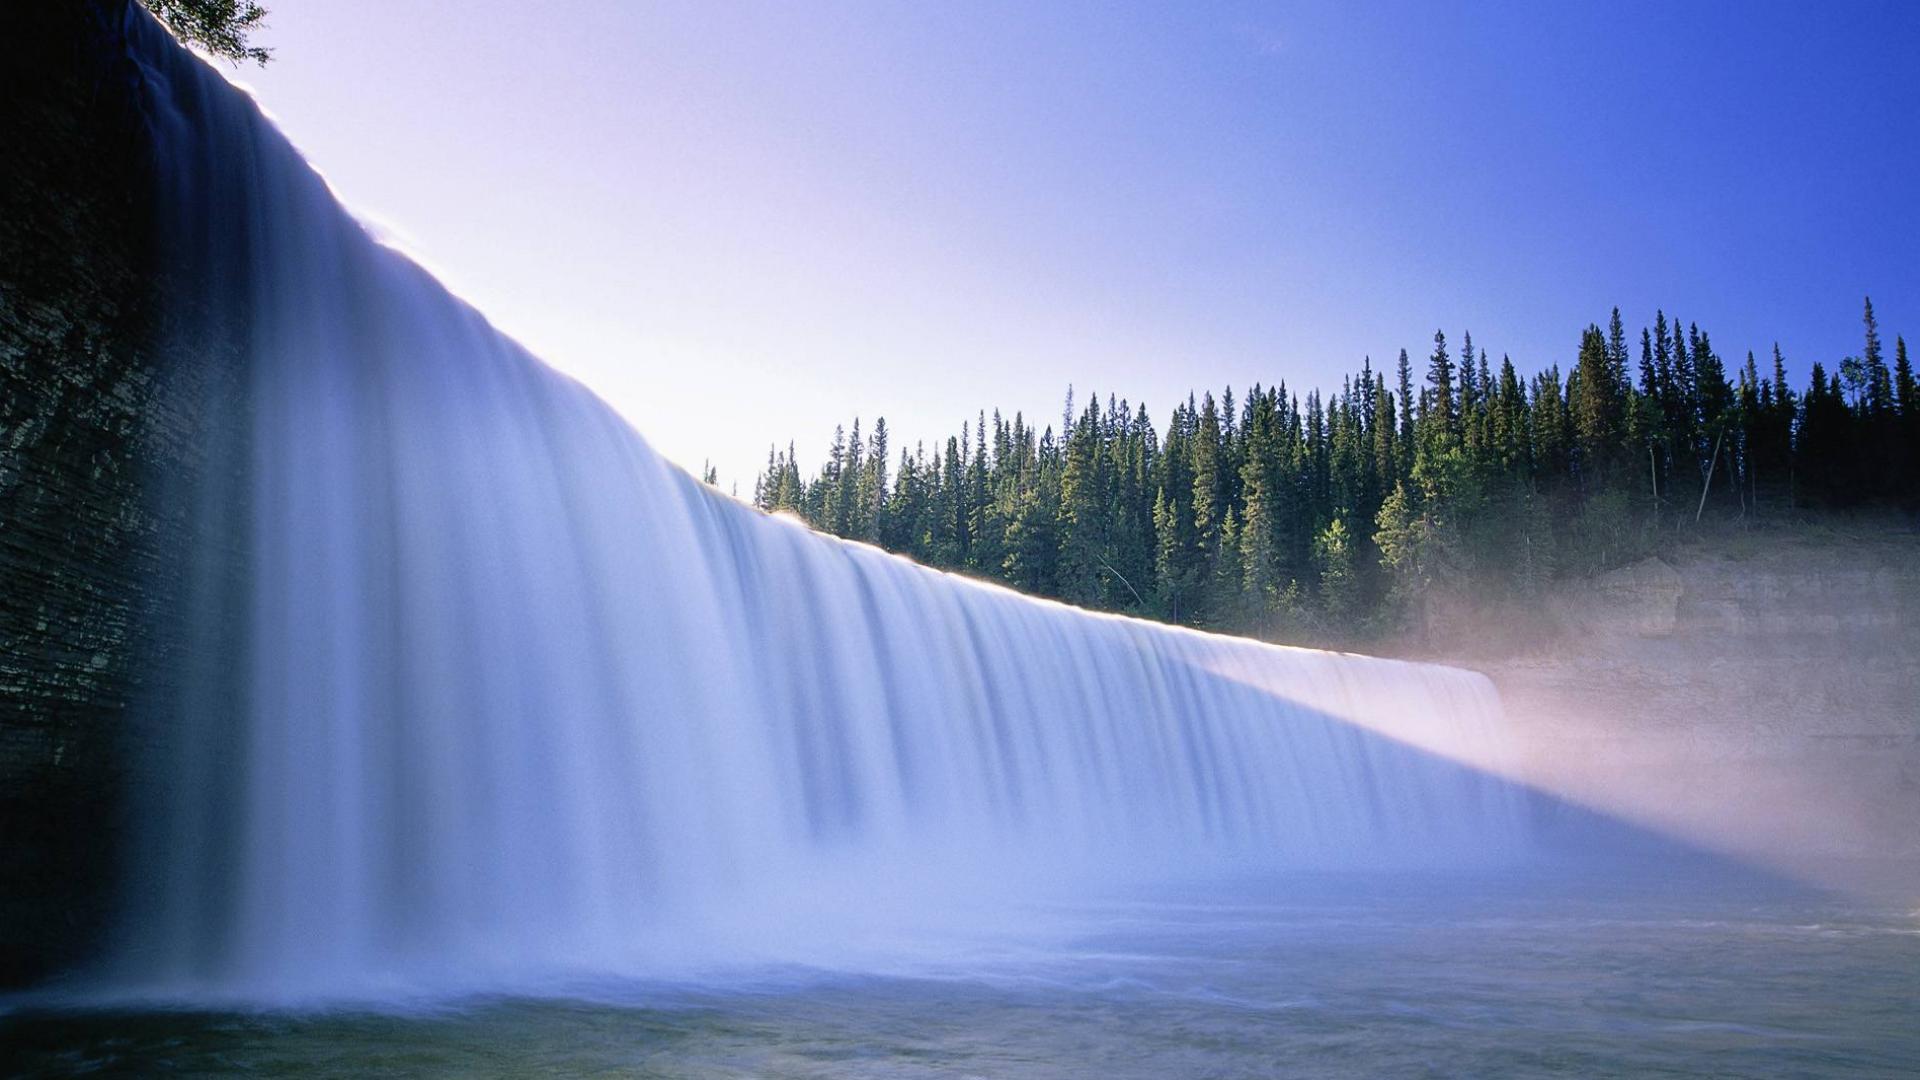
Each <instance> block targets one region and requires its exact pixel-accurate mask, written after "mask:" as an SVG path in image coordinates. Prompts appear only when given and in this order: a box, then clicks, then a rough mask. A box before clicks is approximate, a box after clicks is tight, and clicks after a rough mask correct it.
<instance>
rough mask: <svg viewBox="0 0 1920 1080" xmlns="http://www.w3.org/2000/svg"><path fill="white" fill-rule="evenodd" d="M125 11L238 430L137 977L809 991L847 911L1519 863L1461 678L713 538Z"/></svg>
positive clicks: (1495, 715) (577, 406) (710, 498)
mask: <svg viewBox="0 0 1920 1080" xmlns="http://www.w3.org/2000/svg"><path fill="white" fill-rule="evenodd" d="M129 18H130V22H129V26H128V40H129V42H130V49H131V51H132V53H133V54H134V59H135V61H136V62H137V63H138V65H139V66H140V68H141V69H142V71H143V74H144V78H145V82H146V93H147V95H148V98H149V103H150V109H151V116H152V121H153V126H154V131H155V139H156V143H157V152H158V155H159V159H160V165H161V187H162V192H161V195H162V204H163V217H164V218H165V224H166V227H167V229H168V235H167V238H166V242H167V245H168V250H169V251H170V253H171V254H172V255H173V256H175V257H177V259H178V260H179V263H180V269H181V270H182V272H183V274H184V277H185V279H186V280H188V281H190V282H193V283H194V285H193V290H194V291H196V292H197V293H198V294H199V299H200V302H201V306H202V307H203V308H204V309H205V310H203V311H201V312H200V315H201V316H202V317H204V319H205V321H207V322H208V323H209V324H210V325H217V326H219V327H222V328H224V329H223V332H228V333H231V334H232V335H233V336H234V337H235V339H236V340H237V351H238V352H239V353H240V354H241V356H240V359H241V363H242V373H241V374H240V375H239V376H238V377H239V379H240V380H241V381H242V382H243V384H244V385H243V388H242V392H241V394H240V397H241V399H242V400H244V402H245V408H244V409H242V410H239V411H237V412H236V413H234V414H233V415H230V416H228V417H226V418H225V419H226V421H227V424H228V428H229V430H228V431H227V432H226V435H225V436H224V437H221V438H216V439H214V440H213V441H212V442H211V444H210V453H211V455H212V458H213V459H214V461H215V462H216V466H215V467H214V468H211V469H210V470H209V475H210V477H212V478H213V479H212V480H210V481H209V482H207V483H204V484H201V485H200V486H199V487H197V488H196V489H195V491H194V493H193V494H191V496H183V497H191V498H193V499H195V500H196V505H197V507H198V510H199V512H200V517H201V520H202V523H203V526H204V531H205V532H206V533H207V534H208V540H207V541H206V550H205V551H204V552H202V553H200V555H199V557H198V558H196V559H195V560H192V562H193V564H194V565H195V566H196V567H197V569H195V570H194V571H193V573H192V577H193V579H194V580H193V581H192V582H191V587H190V589H189V592H190V594H191V595H192V596H193V597H195V600H194V601H193V603H192V604H191V605H190V610H189V611H188V612H187V613H186V614H185V621H186V622H187V623H188V624H189V627H188V631H187V632H188V635H189V640H190V641H192V642H194V643H195V644H194V646H193V653H194V655H192V656H190V657H189V662H188V670H187V675H186V677H185V678H184V679H183V682H184V684H185V686H184V689H183V691H182V693H181V694H180V696H179V699H178V700H177V701H173V702H171V703H169V704H166V705H164V706H156V709H158V711H159V713H160V715H162V716H163V717H166V718H167V719H168V726H169V727H170V728H171V729H172V730H171V732H170V737H169V740H168V743H169V745H168V747H167V749H166V751H165V754H166V757H165V764H164V766H163V768H162V769H161V770H160V772H161V775H160V777H159V778H158V779H159V782H158V783H157V784H156V785H155V787H156V791H157V792H158V794H157V795H156V798H155V803H154V806H153V807H152V811H151V813H149V814H147V815H145V817H146V818H147V821H148V825H149V827H150V828H151V830H152V831H151V834H150V836H149V837H148V838H147V840H146V842H145V843H144V844H143V845H142V847H143V848H144V850H145V852H146V853H147V857H148V862H149V864H150V865H148V866H147V867H146V868H145V869H144V870H143V871H142V872H141V873H139V874H138V875H137V876H136V878H135V881H136V885H137V888H138V891H139V896H138V898H137V902H136V903H135V904H134V911H133V916H132V918H131V920H130V923H129V932H128V935H127V942H126V944H125V945H124V947H123V948H122V950H121V951H122V953H123V955H122V957H121V963H120V968H121V970H122V971H124V972H125V974H126V977H127V978H128V979H131V980H134V981H136V982H139V983H140V984H142V985H146V986H151V987H155V988H158V989H160V990H161V991H162V992H179V993H197V992H208V991H212V992H226V993H232V994H236V995H241V996H268V997H271V996H300V995H317V996H320V997H327V996H333V995H341V994H354V993H360V992H364V991H367V990H369V989H370V988H374V989H377V988H378V987H380V986H382V985H386V981H387V980H409V981H419V982H427V983H434V982H438V981H446V982H448V983H452V984H458V985H469V986H492V985H506V984H517V983H521V982H524V981H525V980H527V979H531V978H537V977H541V976H543V975H546V974H550V973H565V972H579V971H586V972H614V973H640V974H646V973H648V972H650V971H653V970H655V969H656V967H657V966H658V965H662V964H666V963H669V962H702V961H708V960H717V959H724V957H725V955H727V954H728V953H729V950H737V951H739V952H741V953H743V954H746V953H751V954H754V955H765V956H770V957H773V958H776V959H781V958H784V959H795V960H802V961H819V960H821V959H822V958H830V957H831V956H832V955H834V953H835V951H836V950H839V949H843V948H856V947H858V946H859V945H860V944H862V943H867V944H870V943H871V942H872V940H873V939H874V936H875V935H877V934H878V933H879V929H878V927H879V923H880V922H882V921H884V920H883V919H882V918H881V913H883V912H898V911H911V912H913V913H915V914H916V915H928V914H929V913H932V914H936V915H937V914H938V913H939V909H941V908H942V907H943V906H944V905H955V906H958V905H960V904H961V903H962V900H963V899H965V900H968V901H970V902H973V903H974V904H975V907H974V909H972V910H984V911H989V912H991V911H992V910H994V905H995V904H996V903H1003V902H1007V901H1010V900H1011V899H1013V898H1016V897H1044V896H1048V895H1059V894H1063V893H1064V894H1074V893H1076V892H1084V891H1088V890H1092V889H1095V888H1097V887H1101V886H1105V885H1116V886H1118V885H1131V884H1140V883H1146V882H1154V881H1159V880H1163V879H1169V878H1178V877H1180V876H1182V875H1194V874H1200V873H1222V872H1224V873H1231V874H1248V873H1254V872H1273V871H1285V870H1288V869H1294V868H1308V867H1337V868H1340V867H1343V868H1371V867H1377V866H1382V865H1398V864H1402V863H1414V862H1439V863H1446V864H1452V863H1457V862H1460V861H1465V860H1485V859H1489V858H1501V857H1504V856H1507V855H1510V854H1512V853H1514V852H1515V851H1516V850H1518V849H1519V848H1520V847H1521V846H1522V845H1523V844H1524V841H1525V836H1524V832H1525V830H1524V822H1523V815H1522V814H1521V812H1520V809H1521V805H1520V796H1519V795H1518V793H1517V791H1516V789H1515V788H1513V787H1512V786H1510V785H1509V784H1507V783H1506V782H1504V781H1502V780H1500V779H1498V778H1497V775H1495V773H1496V772H1497V765H1498V763H1499V761H1500V759H1501V755H1502V753H1503V750H1502V734H1501V731H1500V725H1501V715H1500V708H1499V702H1498V699H1497V697H1496V696H1495V695H1494V693H1493V691H1492V689H1491V687H1490V685H1489V684H1488V683H1487V682H1486V680H1485V679H1483V678H1481V677H1480V676H1478V675H1474V674H1470V673H1466V672H1461V671H1455V670H1449V669H1444V668H1437V667H1428V666H1420V665H1413V664H1407V663H1399V662H1392V661H1384V660H1374V659H1367V658H1362V657H1354V656H1344V655H1336V654H1330V653H1322V652H1314V651H1309V650H1300V649H1288V648H1280V647H1274V646H1269V645H1263V644H1258V643H1254V642H1251V641H1245V640H1239V639H1232V638H1225V637H1219V636H1213V635H1207V634H1201V633H1197V632H1191V631H1186V630H1179V629H1171V628H1167V627H1162V626H1157V625H1153V624H1149V623H1146V622H1142V621H1138V620H1132V619H1125V618H1117V617H1109V616H1101V615H1095V614H1090V613H1087V612H1083V611H1079V610H1076V609H1072V608H1069V607H1066V606H1062V605H1059V604H1053V603H1048V602H1041V601H1035V600H1032V599H1028V598H1024V597H1021V596H1018V595H1016V594H1014V593H1011V592H1008V591H1006V590H1003V589H999V588H995V587H991V586H987V585H982V584H978V583H975V582H971V581H968V580H964V579H961V578H958V577H953V576H950V575H945V574H941V573H937V572H934V571H930V570H927V569H925V568H922V567H919V566H916V565H913V564H911V563H909V562H907V561H904V560H901V559H898V558H895V557H892V556H889V555H886V554H884V553H881V552H879V551H876V550H873V549H871V548H867V547H864V546H860V545H857V544H850V543H844V542H840V541H837V540H833V539H829V538H825V537H822V536H819V535H816V534H813V533H810V532H808V531H806V530H805V529H803V528H800V527H798V526H795V525H793V524H791V523H787V522H783V521H779V520H776V519H771V518H768V517H766V516H764V515H762V514H760V513H758V512H756V511H754V510H751V509H749V508H747V507H745V506H742V505H739V504H737V503H736V502H734V501H732V500H730V499H728V498H726V497H723V496H721V495H719V494H718V493H716V492H714V491H713V490H711V489H709V488H707V487H706V486H704V485H702V484H700V483H698V482H697V481H695V480H694V479H693V478H692V477H690V476H688V475H687V474H685V473H684V472H682V471H680V470H679V469H677V468H675V467H673V466H671V465H669V464H668V463H666V462H664V461H663V460H662V459H661V458H659V457H658V456H657V455H656V454H654V453H653V452H652V451H651V450H650V449H649V448H648V447H647V445H646V444H645V443H644V442H643V441H642V440H641V439H640V437H639V436H638V435H636V434H635V433H634V432H633V431H632V430H630V429H629V428H628V427H627V426H626V425H625V424H624V423H623V422H622V421H621V420H620V419H619V418H618V417H617V416H616V415H615V414H614V413H613V412H612V411H611V410H609V409H608V408H607V407H606V406H605V405H604V404H603V403H602V402H600V401H599V400H598V399H596V398H595V397H594V396H593V395H592V394H591V393H589V392H588V391H586V390H585V389H583V388H582V387H580V386H579V385H577V384H575V383H573V382H572V381H570V380H568V379H566V378H564V377H562V376H560V375H558V374H556V373H555V372H553V371H552V370H550V369H548V368H547V367H545V366H543V365H542V364H540V363H539V362H538V361H536V360H535V359H534V358H532V357H531V356H529V355H528V354H527V353H526V352H524V351H523V350H521V349H520V348H519V347H517V346H516V345H515V344H514V343H513V342H511V341H509V340H507V339H506V338H505V337H503V336H501V335H500V334H499V333H497V332H496V331H494V330H493V329H492V328H491V327H490V326H488V325H487V323H486V322H485V321H484V320H483V319H482V318H481V317H480V316H479V315H478V314H476V313H475V312H474V311H473V310H472V309H470V308H469V307H468V306H466V305H465V304H463V303H461V302H460V301H459V300H457V299H456V298H454V297H453V296H451V295H449V294H448V293H447V292H446V291H445V290H444V289H443V288H442V287H441V286H440V285H439V284H438V283H436V282H435V281H434V280H433V279H432V278H431V277H430V276H429V275H428V274H426V273H425V272H424V271H422V270H421V269H420V268H419V267H418V266H416V265H414V264H413V263H411V262H409V261H408V260H407V259H406V258H405V257H403V256H402V255H400V254H398V253H396V252H395V251H393V250H390V249H388V248H386V247H383V246H381V245H380V244H378V243H376V242H374V241H373V240H372V239H371V238H370V237H369V236H368V234H367V233H366V232H365V231H364V230H363V228H362V227H361V226H360V225H359V224H357V223H356V222H355V221H354V220H353V219H352V218H351V217H350V216H349V215H348V214H347V213H346V212H345V211H344V210H343V209H342V208H341V207H340V206H339V204H338V203H337V202H336V201H335V199H334V198H333V197H332V195H331V194H330V193H329V191H328V189H327V187H326V185H325V184H324V183H323V182H322V180H321V179H320V178H319V177H318V176H317V175H316V174H315V173H314V172H313V171H312V170H311V169H310V168H309V167H308V166H307V165H306V163H305V162H304V161H303V160H302V159H301V158H300V157H299V156H298V154H297V153H296V152H295V151H294V150H293V148H292V147H291V146H290V145H289V144H288V143H287V142H286V141H285V140H284V139H283V137H282V136H281V135H280V134H279V133H278V132H277V131H276V130H275V129H274V128H273V127H272V126H271V125H270V124H269V123H268V122H267V121H266V120H265V119H264V118H263V117H262V116H261V115H260V113H259V111H258V110H257V108H256V107H255V106H254V104H253V103H252V102H251V101H250V100H249V99H248V98H247V97H245V96H244V95H243V94H241V93H239V92H237V91H236V90H234V89H233V88H232V87H231V86H229V85H228V84H227V83H226V82H224V81H223V80H222V79H221V78H220V77H219V76H218V75H217V74H216V73H214V72H213V71H212V70H211V69H210V68H208V67H207V66H206V65H204V64H202V63H201V62H199V61H197V60H196V59H194V58H193V57H191V56H189V55H188V54H186V53H185V52H184V51H183V50H181V49H179V48H178V47H177V46H176V45H175V44H174V43H173V42H172V40H171V39H170V38H168V37H167V36H166V35H165V33H164V32H163V31H161V30H160V29H159V28H158V27H157V25H155V24H154V23H153V22H152V21H151V20H150V19H149V18H148V17H147V16H145V14H144V13H142V12H140V10H139V9H138V7H137V6H136V7H134V8H133V14H131V15H130V17H129ZM1489 767H1493V768H1494V769H1495V772H1490V771H1489ZM936 921H937V920H936ZM756 934H757V935H758V936H757V938H752V939H751V940H749V937H750V936H751V935H756Z"/></svg>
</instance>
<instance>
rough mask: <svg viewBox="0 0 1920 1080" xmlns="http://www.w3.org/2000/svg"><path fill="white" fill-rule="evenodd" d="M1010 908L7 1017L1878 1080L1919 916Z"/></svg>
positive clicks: (1894, 909) (1499, 906) (646, 1060)
mask: <svg viewBox="0 0 1920 1080" xmlns="http://www.w3.org/2000/svg"><path fill="white" fill-rule="evenodd" d="M1235 895H1236V897H1237V898H1236V899H1235V900H1234V901H1233V902H1231V903H1227V902H1219V901H1217V900H1216V901H1213V902H1194V901H1191V900H1183V899H1182V898H1179V897H1154V898H1142V899H1139V900H1136V901H1133V902H1128V903H1115V904H1109V905H1103V906H1097V907H1088V906H1081V907H1074V908H1048V909H1036V910H1034V911H1031V912H1028V913H1026V915H1025V917H1024V918H1022V919H1020V920H1009V921H1018V922H1020V923H1022V924H1024V925H1027V926H1030V927H1032V928H1034V930H1033V932H1032V933H1031V934H1029V935H1026V936H1023V937H1016V938H1008V937H1000V938H995V939H983V940H979V941H974V942H972V943H970V944H969V945H966V946H962V945H961V944H959V943H956V942H953V941H942V942H939V943H937V947H935V948H930V949H928V950H927V955H929V956H937V957H939V958H940V959H939V960H938V961H937V962H936V961H918V960H914V959H912V958H911V956H910V954H904V953H903V954H901V955H902V956H903V957H906V958H905V959H902V960H901V961H900V962H899V963H897V964H895V965H893V966H892V967H891V968H886V967H884V966H883V967H881V971H882V972H883V973H878V974H876V973H874V972H872V971H868V972H865V973H856V972H848V971H835V970H824V969H814V968H782V969H775V970H766V969H762V970H737V971H732V972H726V973H709V974H707V975H705V976H702V977H701V978H698V979H687V980H681V981H674V982H661V983H616V984H608V983H599V984H574V985H569V986H564V987H562V986H556V987H554V988H553V994H554V995H555V996H551V997H543V998H539V999H524V998H522V999H468V1000H463V1001H458V1002H441V1003H438V1004H433V1005H425V1004H423V1005H419V1006H417V1007H414V1008H411V1009H408V1010H406V1011H402V1012H397V1013H396V1012H391V1011H388V1012H361V1011H339V1012H328V1013H319V1014H291V1013H249V1014H241V1013H229V1012H191V1011H142V1010H133V1011H128V1010H125V1009H114V1010H100V1009H87V1010H67V1009H59V1008H54V1007H50V1006H48V1005H46V1004H44V1003H43V1004H40V1005H37V1006H32V1007H28V1006H25V1005H16V1006H15V1007H14V1011H13V1012H12V1013H10V1014H9V1015H7V1016H6V1017H5V1018H4V1020H0V1024H3V1025H4V1026H3V1027H0V1053H4V1055H5V1056H4V1057H0V1060H4V1061H9V1062H11V1063H13V1065H14V1067H15V1068H17V1069H19V1070H21V1071H22V1072H23V1073H24V1074H25V1075H49V1076H61V1075H77V1074H85V1073H91V1072H109V1073H136V1074H142V1075H151V1074H178V1075H207V1074H216V1075H217V1074H222V1073H229V1074H241V1073H245V1074H253V1075H269V1076H271V1075H312V1074H323V1075H342V1076H348V1075H351V1076H399V1075H439V1076H525V1075H562V1076H574V1075H616V1076H659V1077H747V1076H793V1077H829V1076H831V1077H849V1076H851V1077H867V1076H871V1077H896V1076H898V1077H915V1076H982V1077H1055V1076H1059V1077H1067V1076H1103V1077H1136V1076H1137V1077H1186V1076H1218V1077H1231V1076H1276V1075H1279V1076H1287V1075H1302V1076H1334V1077H1349V1076H1351V1077H1363V1076H1365V1077H1372V1076H1383V1075H1385V1076H1399V1075H1407V1076H1485V1075H1528V1076H1596V1075H1609V1076H1822V1077H1824V1076H1899V1075H1914V1074H1916V1073H1920V1023H1916V1016H1920V1013H1917V1012H1916V1002H1920V913H1916V912H1914V911H1912V910H1910V909H1909V910H1903V909H1901V908H1900V907H1899V906H1897V905H1887V904H1871V903H1864V902H1859V901H1850V900H1840V899H1834V898H1831V897H1826V896H1821V895H1817V894H1811V893H1803V892H1793V891H1787V890H1782V889H1778V888H1762V887H1758V886H1755V885H1753V884H1752V883H1742V884H1738V885H1729V884H1719V885H1708V886H1703V885H1702V884H1701V883H1700V882H1699V881H1697V880H1689V881H1687V882H1684V883H1680V884H1674V885H1671V886H1670V887H1663V886H1660V885H1647V884H1645V883H1640V884H1636V885H1635V886H1634V887H1633V888H1631V889H1629V888H1626V887H1624V886H1622V885H1620V884H1618V883H1607V884H1601V885H1596V884H1594V883H1592V882H1587V883H1582V884H1577V885H1576V884H1567V883H1559V884H1551V883H1543V882H1537V881H1536V882H1532V883H1527V884H1519V885H1516V884H1515V883H1514V882H1512V881H1511V880H1505V881H1502V882H1498V883H1488V882H1482V883H1478V884H1474V883H1463V882H1457V881H1456V882H1450V883H1445V884H1444V885H1436V884H1435V883H1434V882H1433V881H1431V880H1430V879H1426V880H1410V879H1406V878H1398V879H1393V880H1390V881H1389V880H1365V879H1350V880H1346V881H1342V882H1338V883H1331V884H1330V883H1325V882H1322V883H1321V884H1320V885H1318V886H1316V887H1314V888H1311V889H1305V888H1302V887H1300V886H1297V885H1295V886H1289V887H1286V888H1280V887H1275V886H1268V887H1265V888H1258V889H1253V888H1249V889H1242V890H1239V891H1238V892H1237V893H1235Z"/></svg>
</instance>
